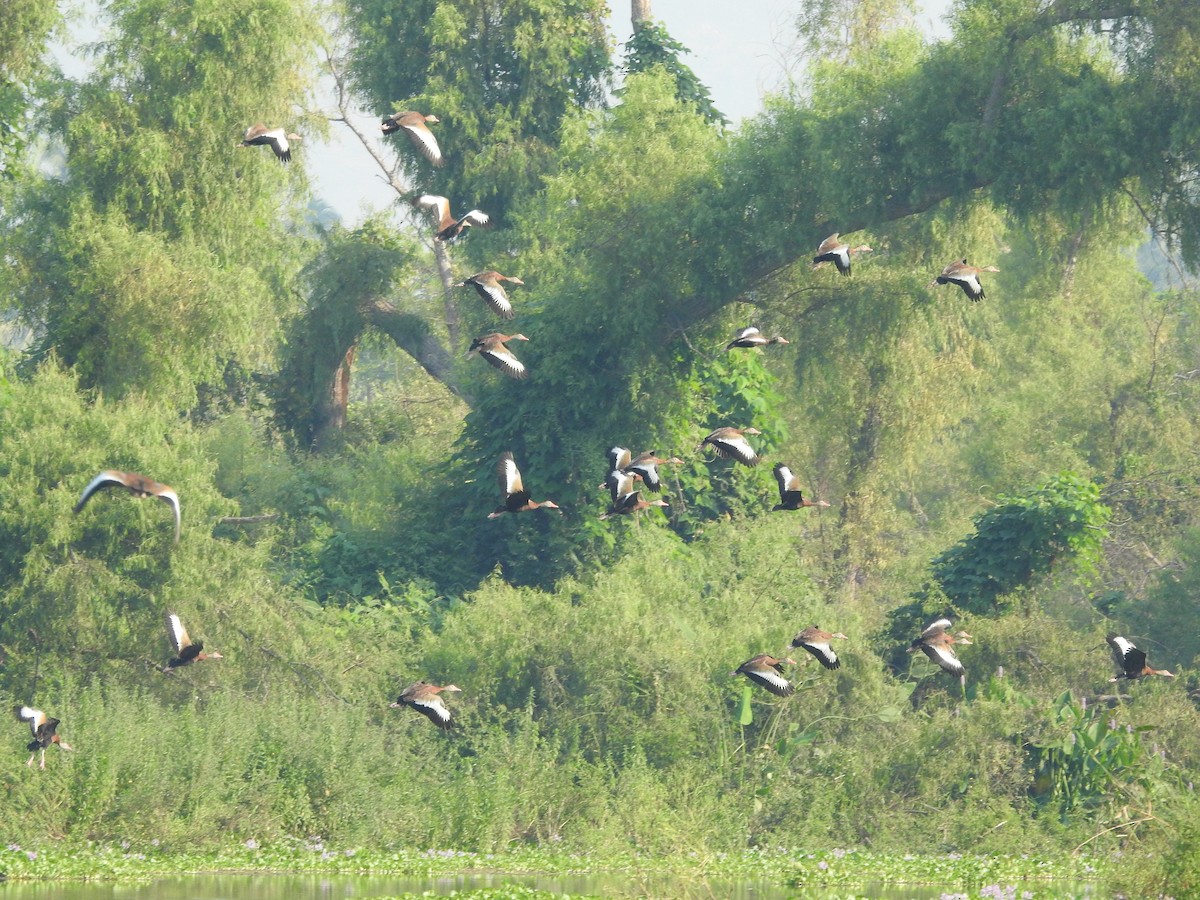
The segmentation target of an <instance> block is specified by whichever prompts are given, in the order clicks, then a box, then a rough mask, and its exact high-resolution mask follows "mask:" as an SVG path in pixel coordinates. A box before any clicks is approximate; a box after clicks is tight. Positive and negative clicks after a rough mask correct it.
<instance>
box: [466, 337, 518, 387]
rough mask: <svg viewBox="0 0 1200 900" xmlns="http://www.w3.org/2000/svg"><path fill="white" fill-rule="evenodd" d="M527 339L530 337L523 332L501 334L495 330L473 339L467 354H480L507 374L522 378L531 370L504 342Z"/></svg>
mask: <svg viewBox="0 0 1200 900" xmlns="http://www.w3.org/2000/svg"><path fill="white" fill-rule="evenodd" d="M527 340H529V338H527V337H525V335H523V334H501V333H500V332H498V331H493V332H492V333H491V334H485V335H483V336H481V337H477V338H475V340H473V341H471V346H470V347H468V348H467V355H468V356H470V355H471V354H473V353H474V354H478V355H479V356H482V357H483V358H484V359H486V360H487V361H488V363H489V364H490V365H493V366H495V367H496V368H497V369H499V370H500V371H501V372H503V373H504V374H505V375H508V376H510V377H512V378H516V379H518V380H520V379H522V378H524V377H525V376H526V375H528V374H529V372H528V370H527V369H526V368H525V363H523V362H521V361H520V360H519V359H517V357H516V355H515V354H514V353H513V352H512V351H511V350H509V349H508V348H507V347H505V346H504V342H505V341H527Z"/></svg>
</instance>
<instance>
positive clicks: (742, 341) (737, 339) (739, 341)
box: [725, 325, 791, 350]
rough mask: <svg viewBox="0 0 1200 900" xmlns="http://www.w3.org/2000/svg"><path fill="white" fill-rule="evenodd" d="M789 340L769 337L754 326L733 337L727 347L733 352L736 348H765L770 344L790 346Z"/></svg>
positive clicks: (777, 336) (776, 336)
mask: <svg viewBox="0 0 1200 900" xmlns="http://www.w3.org/2000/svg"><path fill="white" fill-rule="evenodd" d="M789 343H791V341H789V340H788V339H787V338H782V337H780V336H779V335H775V337H770V338H769V337H767V336H766V335H765V334H763V333H762V332H761V331H759V330H758V329H757V328H755V327H754V326H753V325H747V326H746V327H745V328H742V329H741V330H739V331H738V333H737V334H735V335H734V336H733V340H732V341H730V342H729V343H728V344H726V345H725V349H726V350H732V349H733V348H734V347H765V346H767V345H768V344H789Z"/></svg>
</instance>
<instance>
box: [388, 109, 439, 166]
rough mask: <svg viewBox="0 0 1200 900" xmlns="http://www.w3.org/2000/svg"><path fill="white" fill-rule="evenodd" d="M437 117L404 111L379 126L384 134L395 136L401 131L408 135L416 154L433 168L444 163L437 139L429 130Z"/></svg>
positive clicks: (389, 117)
mask: <svg viewBox="0 0 1200 900" xmlns="http://www.w3.org/2000/svg"><path fill="white" fill-rule="evenodd" d="M437 121H438V117H437V116H424V115H421V113H419V112H413V111H412V110H406V111H405V112H397V113H392V114H391V115H390V116H387V117H386V118H384V120H383V123H382V124H381V125H380V126H379V127H380V129H382V131H383V133H384V134H395V133H396V132H397V131H400V130H403V131H405V132H407V133H408V139H409V140H410V141H412V145H413V146H414V147H416V148H417V152H418V153H420V154H421V155H422V156H424V157H425V158H426V159H427V160H429V161H430V162H431V163H433V164H434V165H435V166H440V165H442V164H444V163H445V162H446V160H445V159H444V158H443V157H442V148H441V147H439V146H438V142H437V137H436V136H435V135H434V133H433V132H432V131H430V130H429V123H433V124H437Z"/></svg>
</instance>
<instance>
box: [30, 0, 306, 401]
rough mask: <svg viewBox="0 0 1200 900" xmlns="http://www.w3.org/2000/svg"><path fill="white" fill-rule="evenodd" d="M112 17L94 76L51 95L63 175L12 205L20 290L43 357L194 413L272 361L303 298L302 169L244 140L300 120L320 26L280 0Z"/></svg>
mask: <svg viewBox="0 0 1200 900" xmlns="http://www.w3.org/2000/svg"><path fill="white" fill-rule="evenodd" d="M109 12H110V15H111V17H112V22H111V25H112V32H111V33H112V38H111V40H109V41H107V42H106V43H104V44H102V45H100V46H99V47H98V48H97V50H98V62H97V66H96V68H95V70H94V71H93V72H92V73H91V74H90V75H89V76H87V78H86V79H85V80H84V81H82V82H80V83H72V82H64V83H62V84H61V85H60V86H59V91H58V92H57V93H56V94H55V95H54V96H53V97H51V98H50V99H49V100H47V102H46V113H45V117H46V122H45V127H46V130H47V132H48V134H49V135H50V136H51V137H52V139H53V140H55V141H57V142H60V143H61V144H62V146H63V147H64V148H65V151H66V169H65V171H64V172H63V173H61V175H60V176H58V177H53V178H47V179H45V180H44V181H42V182H41V183H38V184H34V185H31V186H30V187H29V188H28V189H27V190H25V191H23V192H22V195H21V197H20V198H19V201H18V202H17V203H16V204H15V205H14V208H13V210H11V215H10V221H9V223H8V225H9V228H10V229H11V230H10V235H9V237H10V239H9V241H8V248H9V251H8V252H9V253H10V255H11V259H12V261H13V263H14V271H13V272H12V273H10V278H11V280H12V282H13V294H14V296H15V301H16V303H17V305H18V307H19V309H20V311H21V314H22V315H23V316H24V318H25V319H26V320H27V321H28V322H29V323H30V324H31V325H33V326H34V327H35V328H36V329H37V330H38V332H39V335H40V337H39V340H38V341H37V343H36V345H35V347H34V349H33V351H32V352H33V353H34V355H35V357H36V356H40V355H45V354H47V353H51V352H53V353H54V354H56V355H57V357H58V358H59V359H60V360H62V361H64V362H66V363H67V364H69V365H73V366H75V367H76V369H77V371H78V372H79V374H80V375H81V376H82V381H83V384H84V386H86V387H91V388H97V389H100V390H103V391H104V392H105V393H107V394H109V395H113V396H120V395H124V394H126V393H129V392H132V391H144V392H152V393H156V394H159V395H160V396H161V397H162V398H163V399H166V400H167V401H169V402H171V403H173V404H175V405H177V406H178V407H182V408H188V407H189V406H191V404H192V403H193V402H194V401H195V397H196V390H197V385H200V384H204V383H214V382H217V381H218V379H219V378H220V376H221V375H222V372H223V370H224V368H225V367H226V366H227V365H228V364H229V363H230V362H231V361H234V360H237V361H240V362H241V363H242V364H243V365H260V364H262V363H263V362H264V361H265V360H267V359H269V358H270V355H271V353H272V352H273V350H274V346H275V338H276V335H277V329H278V320H279V317H280V313H281V311H283V310H284V309H286V308H288V307H289V306H290V304H291V303H292V296H291V290H292V288H291V285H292V283H293V277H294V276H293V275H292V273H293V272H294V271H295V270H296V269H298V268H299V266H298V260H299V258H300V256H299V253H300V250H299V249H298V248H299V246H300V245H299V242H298V240H297V237H296V230H297V228H298V226H299V225H300V224H301V223H302V221H303V212H302V208H301V206H300V201H301V200H302V199H303V182H302V177H303V176H302V167H300V166H294V165H293V166H290V167H289V166H282V165H280V164H279V163H278V162H277V161H276V160H275V158H274V157H273V156H272V155H271V154H270V153H268V152H266V151H261V152H260V151H259V150H256V149H240V148H238V146H237V144H238V142H239V140H240V138H241V135H242V132H243V131H244V129H245V128H246V127H247V126H248V125H249V124H252V123H254V122H255V121H260V120H261V121H267V122H271V123H273V124H276V125H286V126H287V127H288V128H289V129H291V128H295V127H297V125H298V123H296V122H295V121H294V117H295V115H296V112H295V110H296V108H297V106H298V104H302V103H303V102H304V101H305V99H306V97H307V91H308V88H309V83H310V82H309V78H310V69H311V59H312V57H313V54H314V52H315V51H314V41H315V39H316V37H317V35H318V30H317V28H316V26H315V24H314V21H313V18H312V16H311V14H310V12H309V11H308V10H307V8H306V7H304V6H303V5H297V4H292V3H286V2H282V0H279V2H268V3H260V2H257V0H254V2H251V0H202V2H199V3H189V4H184V5H180V4H172V3H168V2H163V0H119V2H116V3H114V4H112V5H111V7H110V8H109ZM299 152H303V151H302V150H301V151H299Z"/></svg>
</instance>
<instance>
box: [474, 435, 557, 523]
mask: <svg viewBox="0 0 1200 900" xmlns="http://www.w3.org/2000/svg"><path fill="white" fill-rule="evenodd" d="M496 477H497V478H498V479H499V481H500V493H501V495H502V496H503V497H504V503H503V505H501V506H498V507H496V508H495V509H494V510H492V511H491V512H490V513H488V518H489V519H495V518H499V517H500V516H502V515H504V514H505V513H517V512H527V511H529V510H531V509H539V508H541V507H545V508H547V509H558V504H557V503H555V502H554V501H553V500H543V501H542V502H541V503H538V502H536V501H534V500H532V499H530V493H529V491H527V490H525V485H524V484H522V482H521V470H520V469H518V468H517V464H516V462H515V461H514V460H513V455H512V452H511V451H509V450H505V451H504V452H503V453H501V454H500V460H499V462H497V463H496Z"/></svg>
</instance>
